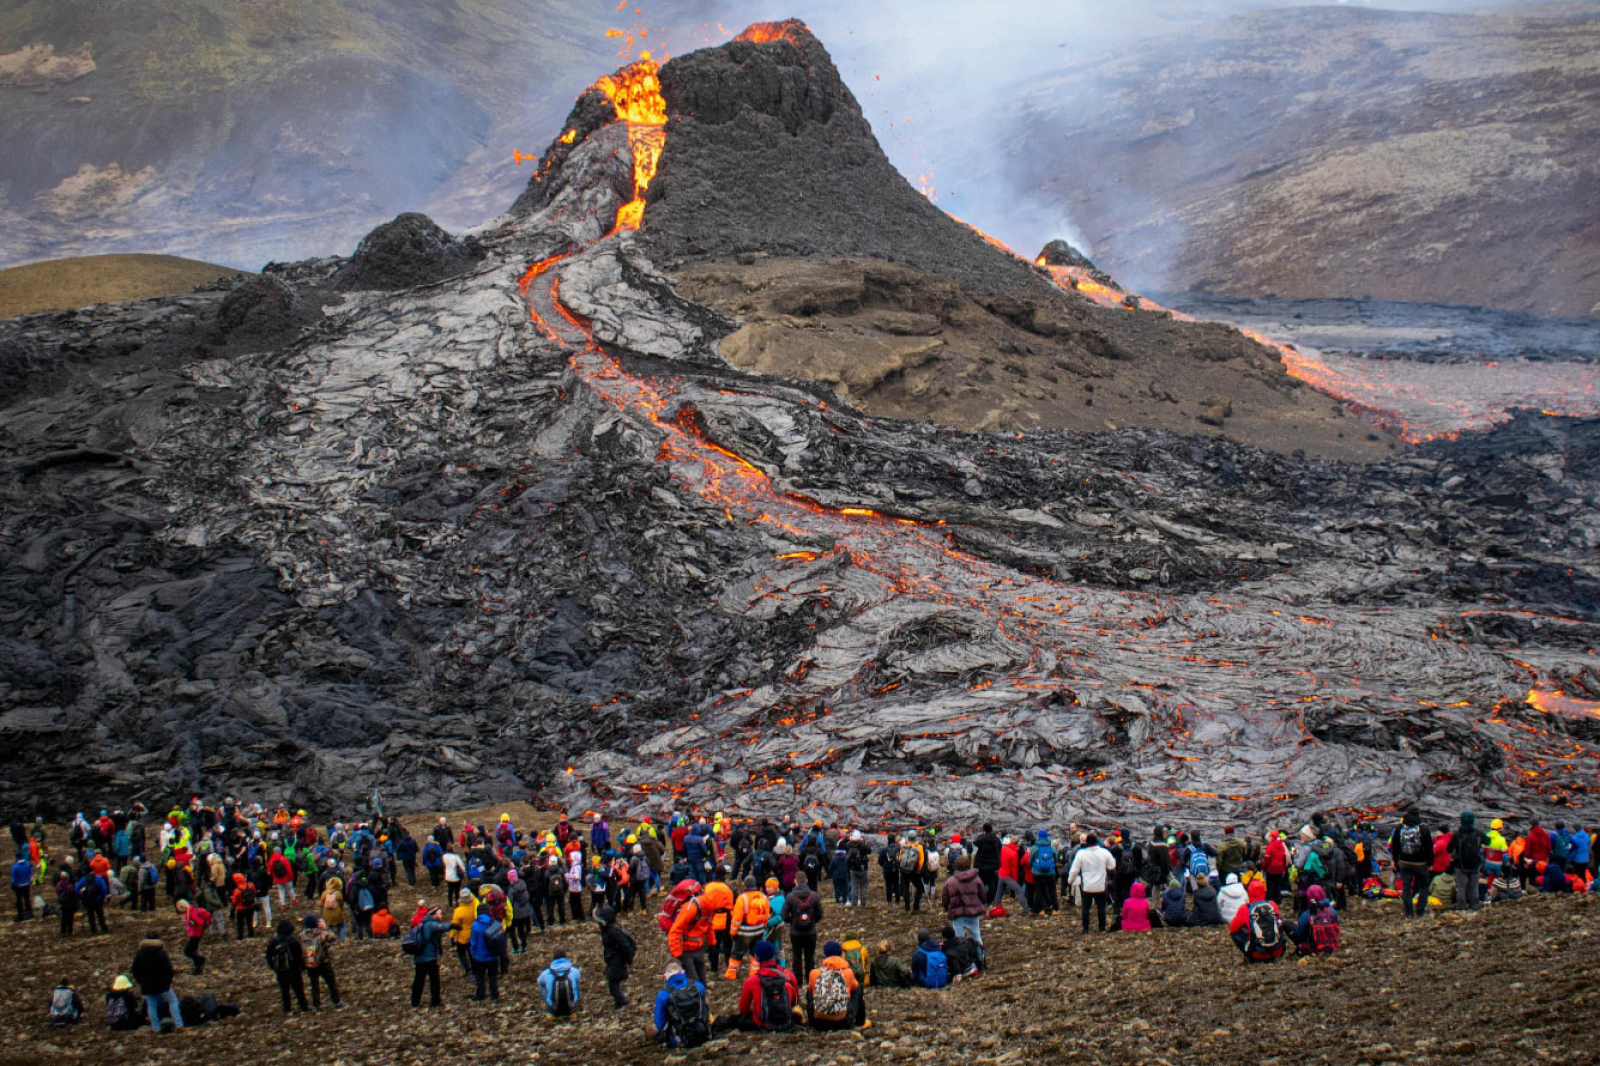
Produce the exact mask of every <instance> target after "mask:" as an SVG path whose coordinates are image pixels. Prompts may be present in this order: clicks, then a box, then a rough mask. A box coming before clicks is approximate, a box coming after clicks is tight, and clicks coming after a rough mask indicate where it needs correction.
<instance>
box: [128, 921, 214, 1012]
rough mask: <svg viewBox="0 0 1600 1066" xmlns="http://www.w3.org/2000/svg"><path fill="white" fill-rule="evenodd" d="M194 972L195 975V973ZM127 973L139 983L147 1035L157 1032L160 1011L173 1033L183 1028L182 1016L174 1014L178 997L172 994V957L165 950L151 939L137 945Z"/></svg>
mask: <svg viewBox="0 0 1600 1066" xmlns="http://www.w3.org/2000/svg"><path fill="white" fill-rule="evenodd" d="M196 972H198V971H196ZM128 973H129V974H130V975H132V977H133V979H134V980H135V981H137V982H139V991H140V992H142V993H144V1009H145V1012H146V1013H147V1014H149V1015H150V1031H151V1032H153V1033H159V1032H161V1028H162V1026H161V1007H162V1006H163V1005H165V1006H166V1008H167V1020H168V1022H169V1023H170V1024H171V1025H172V1027H173V1028H175V1029H182V1028H183V1014H182V1012H180V1011H179V1010H178V994H177V993H176V992H174V991H173V990H172V978H173V977H174V976H175V974H174V971H173V968H172V957H171V956H169V955H168V954H167V949H166V946H165V945H163V944H162V943H161V941H160V940H158V939H157V938H155V937H150V938H148V939H146V940H142V941H140V942H139V950H138V951H136V952H134V955H133V963H132V965H130V966H129V967H128Z"/></svg>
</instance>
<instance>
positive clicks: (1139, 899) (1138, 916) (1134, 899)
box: [1122, 881, 1159, 933]
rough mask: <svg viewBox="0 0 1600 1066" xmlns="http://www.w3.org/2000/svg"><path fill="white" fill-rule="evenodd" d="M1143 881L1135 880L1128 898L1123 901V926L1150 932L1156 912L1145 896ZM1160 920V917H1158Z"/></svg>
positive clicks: (1131, 929)
mask: <svg viewBox="0 0 1600 1066" xmlns="http://www.w3.org/2000/svg"><path fill="white" fill-rule="evenodd" d="M1144 892H1145V888H1144V882H1143V881H1135V882H1134V883H1133V885H1132V886H1131V887H1130V888H1129V889H1128V898H1127V899H1125V900H1123V901H1122V928H1123V929H1124V930H1126V931H1128V932H1133V933H1148V932H1149V931H1150V928H1151V924H1150V919H1151V918H1152V917H1154V916H1155V914H1156V912H1155V910H1154V909H1153V908H1151V906H1150V901H1149V900H1148V899H1146V898H1145V894H1144ZM1157 920H1158V921H1159V919H1157Z"/></svg>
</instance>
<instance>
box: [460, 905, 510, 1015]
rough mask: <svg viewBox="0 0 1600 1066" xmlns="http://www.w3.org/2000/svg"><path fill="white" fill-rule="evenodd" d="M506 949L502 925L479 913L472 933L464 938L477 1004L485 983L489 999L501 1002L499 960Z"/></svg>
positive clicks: (504, 932) (485, 913)
mask: <svg viewBox="0 0 1600 1066" xmlns="http://www.w3.org/2000/svg"><path fill="white" fill-rule="evenodd" d="M505 947H506V930H505V926H503V925H501V924H500V923H499V922H497V921H495V918H494V915H492V914H490V913H489V912H488V911H487V910H484V911H481V912H480V913H479V914H478V916H477V917H476V918H474V919H473V920H472V928H471V932H470V933H468V935H467V955H468V957H469V958H470V959H471V962H472V978H473V981H474V982H475V983H476V984H477V998H478V1000H479V1001H480V1002H481V1001H482V1000H483V993H484V986H485V984H487V986H488V992H489V998H490V999H492V1000H496V1001H498V1000H499V999H500V958H501V956H502V955H504V954H505Z"/></svg>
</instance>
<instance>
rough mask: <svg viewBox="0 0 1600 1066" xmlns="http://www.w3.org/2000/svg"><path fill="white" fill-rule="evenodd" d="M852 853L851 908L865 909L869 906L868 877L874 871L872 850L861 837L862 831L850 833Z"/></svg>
mask: <svg viewBox="0 0 1600 1066" xmlns="http://www.w3.org/2000/svg"><path fill="white" fill-rule="evenodd" d="M847 850H848V851H849V853H850V857H849V867H850V906H852V907H865V906H866V905H867V875H868V874H869V873H870V872H871V869H872V848H871V847H870V846H869V845H868V844H867V842H866V841H865V840H864V839H863V838H862V836H861V830H859V829H853V830H851V831H850V843H849V844H848V845H847Z"/></svg>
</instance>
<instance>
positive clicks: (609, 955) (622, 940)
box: [594, 907, 639, 1010]
mask: <svg viewBox="0 0 1600 1066" xmlns="http://www.w3.org/2000/svg"><path fill="white" fill-rule="evenodd" d="M594 920H595V922H596V923H597V924H598V925H599V926H600V947H601V950H602V951H603V952H604V954H605V960H606V988H607V990H609V991H610V993H611V1005H612V1007H613V1008H614V1009H616V1010H621V1009H622V1008H623V1007H626V1006H627V1005H628V997H627V996H626V995H624V994H623V991H622V983H623V982H624V981H626V980H627V979H628V969H629V967H631V966H632V965H633V958H634V956H635V955H637V954H638V951H639V947H638V945H637V944H635V943H634V942H633V937H631V936H629V935H628V931H627V930H626V929H624V928H622V926H621V925H619V924H618V923H617V912H616V909H615V908H614V907H601V908H600V909H599V910H598V911H596V912H595V915H594Z"/></svg>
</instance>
